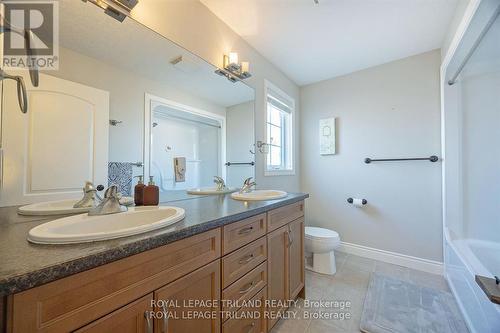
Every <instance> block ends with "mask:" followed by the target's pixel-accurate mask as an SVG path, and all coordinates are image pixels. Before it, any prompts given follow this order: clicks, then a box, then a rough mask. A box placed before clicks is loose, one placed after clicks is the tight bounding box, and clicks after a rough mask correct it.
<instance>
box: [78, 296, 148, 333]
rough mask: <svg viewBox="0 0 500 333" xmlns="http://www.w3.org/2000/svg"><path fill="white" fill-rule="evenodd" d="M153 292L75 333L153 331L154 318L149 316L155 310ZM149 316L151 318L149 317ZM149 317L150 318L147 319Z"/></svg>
mask: <svg viewBox="0 0 500 333" xmlns="http://www.w3.org/2000/svg"><path fill="white" fill-rule="evenodd" d="M152 301H153V294H149V295H147V296H145V297H143V298H141V299H139V300H137V301H135V302H132V303H130V304H129V305H127V306H124V307H123V308H121V309H118V310H116V311H115V312H112V313H110V314H109V315H107V316H105V317H104V318H101V319H99V320H96V321H94V322H92V323H90V324H88V325H87V326H84V327H82V328H80V329H79V330H77V331H76V332H75V333H102V332H120V333H147V332H152V329H153V321H154V319H153V318H152V317H151V316H149V314H150V311H152V310H153V308H152V306H151V304H152ZM148 317H149V318H148ZM147 318H148V319H147Z"/></svg>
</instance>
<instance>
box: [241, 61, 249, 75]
mask: <svg viewBox="0 0 500 333" xmlns="http://www.w3.org/2000/svg"><path fill="white" fill-rule="evenodd" d="M249 69H250V64H249V63H248V61H242V62H241V71H242V72H243V73H248V72H249Z"/></svg>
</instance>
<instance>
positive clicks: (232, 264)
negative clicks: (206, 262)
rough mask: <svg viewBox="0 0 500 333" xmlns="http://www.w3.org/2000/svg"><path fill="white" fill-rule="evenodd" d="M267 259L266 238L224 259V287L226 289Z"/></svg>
mask: <svg viewBox="0 0 500 333" xmlns="http://www.w3.org/2000/svg"><path fill="white" fill-rule="evenodd" d="M266 258H267V241H266V237H261V238H259V239H257V240H256V241H253V242H252V243H250V244H248V245H246V246H244V247H242V248H240V249H239V250H236V251H234V252H233V253H231V254H229V255H227V256H225V257H224V258H222V287H223V288H226V287H227V286H229V285H230V284H231V283H233V282H234V281H236V280H238V279H239V278H240V277H242V276H243V275H244V274H245V273H246V272H248V271H250V270H251V269H252V268H254V267H255V266H257V265H258V264H260V263H262V262H263V261H264V260H266Z"/></svg>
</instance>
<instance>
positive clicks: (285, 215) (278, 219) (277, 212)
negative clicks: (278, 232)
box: [267, 201, 304, 232]
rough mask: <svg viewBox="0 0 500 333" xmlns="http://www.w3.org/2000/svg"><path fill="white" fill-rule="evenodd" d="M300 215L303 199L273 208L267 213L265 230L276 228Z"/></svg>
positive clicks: (269, 230)
mask: <svg viewBox="0 0 500 333" xmlns="http://www.w3.org/2000/svg"><path fill="white" fill-rule="evenodd" d="M302 216H304V201H299V202H296V203H294V204H291V205H288V206H284V207H280V208H276V209H273V210H271V211H270V212H268V213H267V232H271V231H273V230H275V229H278V228H279V227H282V226H284V225H285V224H287V223H289V222H292V221H293V220H296V219H298V218H299V217H302Z"/></svg>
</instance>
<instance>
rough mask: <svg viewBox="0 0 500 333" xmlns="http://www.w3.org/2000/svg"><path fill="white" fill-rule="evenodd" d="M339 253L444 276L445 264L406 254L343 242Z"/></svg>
mask: <svg viewBox="0 0 500 333" xmlns="http://www.w3.org/2000/svg"><path fill="white" fill-rule="evenodd" d="M338 251H340V252H344V253H348V254H354V255H357V256H360V257H365V258H369V259H374V260H379V261H383V262H386V263H389V264H394V265H399V266H404V267H408V268H412V269H416V270H420V271H424V272H428V273H432V274H439V275H443V263H442V262H439V261H434V260H428V259H423V258H418V257H412V256H409V255H406V254H401V253H396V252H390V251H385V250H379V249H375V248H372V247H367V246H363V245H357V244H352V243H347V242H341V243H340V247H339V248H338Z"/></svg>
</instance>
